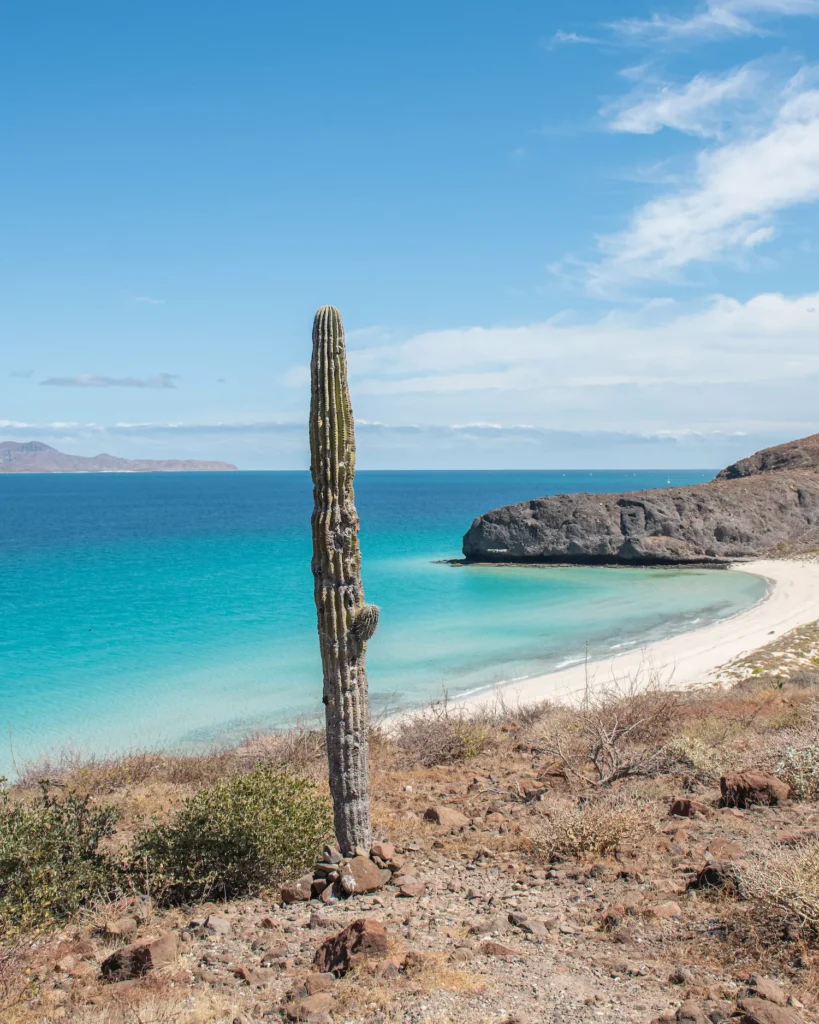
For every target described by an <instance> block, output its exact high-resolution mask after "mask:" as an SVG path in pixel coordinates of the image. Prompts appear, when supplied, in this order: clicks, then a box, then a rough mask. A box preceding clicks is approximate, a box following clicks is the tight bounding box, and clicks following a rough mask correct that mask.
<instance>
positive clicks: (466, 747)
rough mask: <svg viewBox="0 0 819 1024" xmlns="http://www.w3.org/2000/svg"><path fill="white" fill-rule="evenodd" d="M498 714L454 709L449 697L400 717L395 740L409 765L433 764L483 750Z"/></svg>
mask: <svg viewBox="0 0 819 1024" xmlns="http://www.w3.org/2000/svg"><path fill="white" fill-rule="evenodd" d="M493 718H494V716H492V715H491V713H490V714H488V715H484V714H482V713H481V712H480V711H478V712H475V713H472V714H468V713H467V712H466V711H464V710H463V709H461V708H458V709H457V710H453V709H452V708H450V706H449V703H448V701H447V700H446V699H444V700H441V701H436V702H434V703H433V704H431V705H430V706H429V707H428V708H425V709H424V710H423V711H419V712H417V713H416V714H413V715H407V716H406V717H403V718H401V719H400V720H399V722H398V726H397V729H396V731H395V742H396V745H397V747H398V749H399V751H400V753H401V756H402V760H403V761H404V763H405V764H407V765H412V766H415V765H420V766H422V767H424V768H431V767H433V766H434V765H440V764H457V763H458V762H459V761H468V760H470V759H471V758H473V757H477V756H478V754H482V753H483V751H484V750H486V748H487V747H488V746H489V744H490V742H491V740H492V738H493V732H494V721H493Z"/></svg>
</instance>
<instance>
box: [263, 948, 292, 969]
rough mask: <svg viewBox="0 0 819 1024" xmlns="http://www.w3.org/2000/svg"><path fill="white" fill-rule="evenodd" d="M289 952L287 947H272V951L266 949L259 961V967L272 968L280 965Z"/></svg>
mask: <svg viewBox="0 0 819 1024" xmlns="http://www.w3.org/2000/svg"><path fill="white" fill-rule="evenodd" d="M289 953H290V950H289V949H288V948H287V946H274V947H273V949H268V951H267V952H266V953H265V954H264V956H263V957H262V959H261V960H260V961H259V966H260V967H272V966H273V965H274V964H278V963H281V961H282V960H284V959H285V958H286V957H287V956H288V954H289Z"/></svg>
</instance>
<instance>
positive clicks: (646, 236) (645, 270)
mask: <svg viewBox="0 0 819 1024" xmlns="http://www.w3.org/2000/svg"><path fill="white" fill-rule="evenodd" d="M811 77H812V72H808V71H806V72H803V73H801V74H800V75H798V76H796V78H794V79H793V80H792V81H791V82H790V83H789V84H788V86H787V87H786V89H785V90H784V92H783V93H782V94H781V95H780V98H779V106H778V108H777V110H776V112H775V114H774V116H773V117H772V119H771V120H770V121H769V122H768V123H766V124H765V125H764V127H757V128H756V129H755V130H754V131H753V132H751V133H749V135H747V136H745V137H742V138H740V139H738V140H734V141H730V142H726V143H725V144H723V145H720V146H717V147H716V148H710V149H705V150H703V151H702V152H701V153H700V154H699V156H698V157H697V159H696V162H695V166H694V170H693V173H692V175H691V176H690V177H689V178H688V179H686V180H685V181H684V182H683V183H681V184H680V185H679V186H677V187H675V188H674V189H673V190H672V191H670V192H667V193H666V194H665V195H661V196H659V197H657V198H655V199H652V200H650V201H649V202H647V203H646V204H644V205H643V206H641V207H639V208H638V209H637V210H636V211H635V213H634V214H633V215H632V217H631V220H630V223H629V225H628V227H627V228H626V229H625V230H624V231H622V232H620V233H619V234H616V235H611V236H608V237H604V238H602V239H601V240H600V246H601V249H602V251H603V254H604V257H603V259H602V260H601V261H600V262H598V263H597V264H595V265H594V266H593V267H591V269H590V280H591V287H592V290H593V291H596V292H598V293H600V294H607V293H610V292H611V291H612V290H613V289H616V288H618V287H620V286H622V285H623V284H625V283H628V282H629V281H634V280H639V279H643V280H656V279H667V280H673V279H675V277H677V276H679V273H680V271H681V270H682V269H683V268H684V267H686V266H688V265H689V264H692V263H695V262H701V261H714V260H721V259H725V258H728V257H736V256H737V255H738V254H742V253H748V252H749V251H751V250H754V249H756V248H757V247H758V246H760V245H762V244H763V243H764V242H767V241H769V240H770V239H771V238H772V237H773V236H774V234H775V232H776V220H775V215H776V214H778V213H780V212H781V211H783V210H786V209H788V208H790V207H793V206H797V205H799V204H802V203H808V202H813V201H815V200H817V199H819V90H817V89H814V88H810V87H809V84H808V83H809V82H810V79H811Z"/></svg>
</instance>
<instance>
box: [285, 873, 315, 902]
mask: <svg viewBox="0 0 819 1024" xmlns="http://www.w3.org/2000/svg"><path fill="white" fill-rule="evenodd" d="M312 886H313V876H312V875H304V876H303V877H302V878H299V879H298V881H296V882H288V883H287V884H286V885H283V886H282V903H302V902H305V901H306V900H309V899H310V890H311V889H312Z"/></svg>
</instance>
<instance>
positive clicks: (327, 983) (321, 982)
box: [304, 974, 336, 996]
mask: <svg viewBox="0 0 819 1024" xmlns="http://www.w3.org/2000/svg"><path fill="white" fill-rule="evenodd" d="M335 981H336V976H335V975H334V974H311V975H310V976H309V977H307V978H305V980H304V987H305V989H306V990H307V995H308V996H314V995H316V993H317V992H329V991H330V989H331V988H332V987H333V985H334V984H335Z"/></svg>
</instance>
